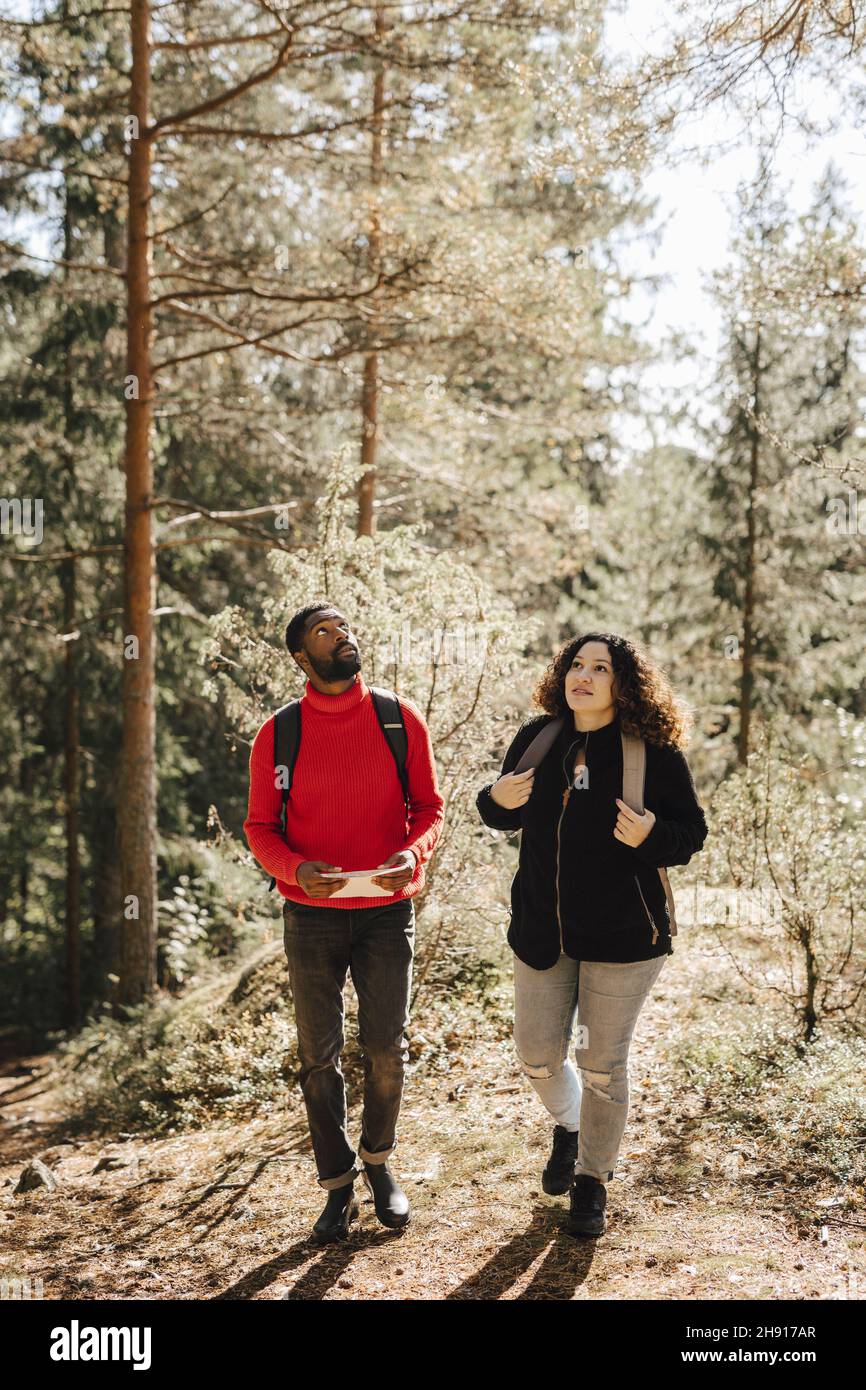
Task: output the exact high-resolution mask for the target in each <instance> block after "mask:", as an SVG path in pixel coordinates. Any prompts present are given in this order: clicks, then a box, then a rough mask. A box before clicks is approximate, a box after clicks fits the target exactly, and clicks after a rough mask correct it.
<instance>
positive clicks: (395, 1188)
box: [363, 1163, 412, 1230]
mask: <svg viewBox="0 0 866 1390" xmlns="http://www.w3.org/2000/svg"><path fill="white" fill-rule="evenodd" d="M363 1176H364V1181H365V1182H366V1184H367V1186H368V1187H369V1189H370V1191H371V1193H372V1194H373V1206H374V1208H375V1212H376V1216H377V1218H378V1219H379V1221H381V1223H382V1225H383V1226H388V1227H389V1228H390V1229H391V1230H397V1229H399V1227H401V1226H406V1225H408V1222H409V1218H410V1216H411V1214H412V1211H411V1208H410V1206H409V1198H408V1197H407V1196H406V1194H405V1192H404V1191H403V1189H402V1188H401V1187H400V1184H399V1183H398V1182H397V1179H396V1178H395V1177H394V1174H393V1173H392V1172H391V1171H390V1169H389V1168H388V1165H387V1163H365V1164H364V1173H363Z"/></svg>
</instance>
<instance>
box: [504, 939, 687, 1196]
mask: <svg viewBox="0 0 866 1390" xmlns="http://www.w3.org/2000/svg"><path fill="white" fill-rule="evenodd" d="M668 959H669V956H656V957H654V958H653V959H652V960H637V961H626V962H621V961H598V960H584V961H578V960H572V959H571V957H570V956H566V955H560V957H559V960H558V962H557V964H556V965H554V966H552V967H551V969H550V970H533V969H532V967H531V966H529V965H525V964H524V962H523V961H522V960H520V959H519V957H517V956H515V957H514V1045H515V1048H516V1050H517V1055H518V1057H519V1059H520V1064H521V1067H522V1069H523V1071H524V1072H525V1074H526V1075H527V1076H528V1077H529V1080H530V1081H531V1083H532V1085H533V1086H534V1088H535V1090H536V1091H537V1093H538V1095H539V1097H540V1099H541V1101H542V1103H543V1104H544V1105H545V1106H546V1108H547V1110H548V1111H549V1113H550V1114H551V1115H552V1116H553V1118H554V1120H555V1121H556V1123H557V1124H559V1125H562V1126H563V1128H565V1129H568V1130H571V1131H572V1132H574V1131H575V1130H577V1129H579V1130H580V1137H579V1139H578V1152H577V1163H576V1164H575V1169H574V1171H575V1173H591V1174H592V1176H593V1177H594V1178H598V1180H599V1182H608V1181H609V1179H610V1178H612V1177H613V1170H614V1166H615V1164H616V1160H617V1155H618V1154H619V1147H620V1144H621V1143H622V1136H623V1132H624V1130H625V1126H626V1121H627V1119H628V1102H629V1089H628V1083H629V1072H628V1051H629V1045H630V1043H631V1039H632V1034H633V1033H634V1027H635V1024H636V1023H637V1019H638V1014H639V1013H640V1011H641V1008H642V1007H643V1002H644V1000H645V999H646V997H647V995H648V994H649V991H650V990H651V989H652V986H653V985H654V984H655V982H656V980H657V979H658V977H659V975H660V974H661V970H662V966H663V965H664V963H665V961H666V960H668ZM575 1019H576V1020H577V1024H578V1027H577V1036H576V1040H575V1055H576V1057H577V1061H578V1065H577V1067H575V1065H574V1063H573V1062H572V1060H571V1058H570V1057H569V1048H570V1046H571V1041H572V1034H573V1031H574V1023H575Z"/></svg>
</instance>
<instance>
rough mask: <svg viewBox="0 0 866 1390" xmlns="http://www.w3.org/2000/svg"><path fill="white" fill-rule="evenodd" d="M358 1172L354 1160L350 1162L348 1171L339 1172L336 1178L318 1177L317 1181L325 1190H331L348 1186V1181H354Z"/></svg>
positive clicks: (358, 1169)
mask: <svg viewBox="0 0 866 1390" xmlns="http://www.w3.org/2000/svg"><path fill="white" fill-rule="evenodd" d="M360 1174H361V1170H360V1168H359V1167H358V1164H357V1162H356V1163H353V1164H352V1167H351V1168H350V1169H349V1171H348V1173H341V1175H340V1176H339V1177H338V1178H319V1179H318V1183H319V1186H320V1187H324V1188H325V1190H326V1191H327V1192H333V1191H334V1190H335V1189H336V1188H338V1187H348V1186H349V1183H350V1182H354V1181H355V1179H356V1178H357V1177H360Z"/></svg>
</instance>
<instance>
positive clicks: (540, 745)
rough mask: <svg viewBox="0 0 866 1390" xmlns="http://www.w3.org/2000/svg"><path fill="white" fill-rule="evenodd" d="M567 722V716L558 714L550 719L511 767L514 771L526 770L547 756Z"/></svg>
mask: <svg viewBox="0 0 866 1390" xmlns="http://www.w3.org/2000/svg"><path fill="white" fill-rule="evenodd" d="M564 723H565V716H564V715H561V714H560V715H558V716H556V717H554V718H553V719H551V720H550V722H549V723H548V724H543V725H542V727H541V728H540V729H539V731H538V733H537V734H536V735H535V738H533V739H532V740H531V741H530V742H529V744H528V745H527V746H526V748H524V750H523V752H522V753H521V755H520V757H519V759H518V761H517V764H516V765H515V766H514V767H513V768H512V769H511V771H512V772H513V773H517V772H525V771H526V769H527V768H528V767H537V766H538V764H539V763H540V762H541V761H542V759H543V758H546V757H547V754H548V753H549V752H550V750H551V748H552V747H553V745H554V744H555V742H556V740H557V739H558V738H559V731H560V729H561V728H562V726H563V724H564Z"/></svg>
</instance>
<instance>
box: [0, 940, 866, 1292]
mask: <svg viewBox="0 0 866 1390" xmlns="http://www.w3.org/2000/svg"><path fill="white" fill-rule="evenodd" d="M680 940H681V941H682V938H680ZM708 949H709V948H707V947H706V946H705V945H704V944H702V943H699V942H698V941H697V939H693V940H692V941H691V942H690V943H688V947H687V948H686V943H685V942H683V949H682V950H681V949H680V947H679V945H678V946H677V948H676V950H675V954H674V956H673V957H672V958H671V960H670V961H669V963H668V967H667V969H666V970H665V971H664V972H663V973H662V976H661V977H660V980H659V982H658V985H657V986H656V990H655V992H654V994H653V995H652V996H651V997H650V999H649V1001H648V1002H647V1004H646V1006H645V1008H644V1012H643V1014H642V1015H641V1018H640V1020H639V1022H638V1028H637V1032H636V1036H635V1041H634V1043H633V1045H632V1052H631V1072H632V1102H631V1113H630V1117H629V1122H628V1127H627V1130H626V1134H625V1139H624V1142H623V1146H622V1150H621V1155H620V1159H619V1162H618V1165H617V1174H616V1177H615V1178H614V1179H613V1180H612V1182H611V1183H610V1184H609V1187H608V1229H607V1232H606V1233H605V1235H604V1236H602V1237H601V1238H600V1239H598V1240H585V1239H580V1240H575V1239H574V1238H572V1237H570V1236H568V1235H567V1234H566V1232H565V1231H564V1229H563V1222H564V1216H565V1212H566V1209H567V1198H564V1197H559V1198H550V1197H546V1196H544V1195H543V1194H542V1192H541V1187H540V1181H539V1178H540V1173H541V1169H542V1167H543V1166H544V1163H545V1160H546V1156H547V1151H548V1146H549V1142H550V1126H549V1125H548V1123H547V1121H546V1119H545V1117H544V1115H543V1112H542V1111H541V1108H540V1104H539V1102H538V1101H537V1099H536V1097H535V1096H534V1095H533V1094H532V1092H531V1091H529V1089H528V1087H527V1086H526V1085H525V1084H524V1082H523V1079H522V1078H521V1077H520V1075H519V1073H518V1072H517V1070H516V1066H515V1062H514V1057H513V1051H512V1048H511V1045H510V1042H509V1041H507V1040H504V1039H501V1038H500V1039H498V1040H497V1039H495V1038H494V1039H485V1040H482V1041H478V1040H476V1041H474V1042H473V1041H471V1040H468V1041H464V1042H463V1043H462V1044H461V1043H458V1044H457V1045H456V1050H455V1051H454V1052H453V1053H452V1054H451V1056H450V1058H449V1065H448V1068H447V1070H443V1071H442V1072H440V1073H437V1072H435V1071H432V1072H431V1071H427V1072H426V1073H425V1074H424V1075H420V1074H418V1073H416V1074H414V1075H413V1076H412V1077H411V1078H410V1080H409V1083H408V1085H407V1090H406V1095H405V1100H404V1106H403V1110H402V1114H401V1123H400V1135H399V1147H398V1151H397V1154H396V1155H395V1162H394V1167H395V1171H396V1172H397V1174H398V1176H399V1177H400V1179H401V1181H402V1182H403V1184H404V1186H405V1188H406V1190H407V1193H408V1195H409V1197H410V1200H411V1201H412V1204H413V1208H414V1215H413V1221H412V1223H411V1225H410V1226H409V1228H408V1229H407V1230H406V1231H405V1232H403V1233H394V1232H390V1231H386V1230H385V1229H383V1228H382V1227H381V1226H379V1225H378V1223H377V1222H376V1219H375V1214H374V1212H373V1207H372V1203H371V1201H370V1200H369V1198H368V1197H367V1194H366V1188H365V1187H364V1185H363V1184H362V1183H360V1182H359V1183H358V1192H359V1195H360V1196H361V1198H362V1203H361V1218H360V1222H356V1223H355V1224H354V1225H353V1227H352V1235H351V1237H350V1239H349V1240H348V1241H347V1242H345V1243H342V1244H339V1245H336V1246H329V1247H325V1248H320V1247H318V1246H316V1245H314V1244H313V1243H312V1242H311V1240H310V1238H309V1230H310V1226H311V1225H312V1222H313V1221H314V1220H315V1218H316V1217H317V1215H318V1214H319V1211H320V1209H321V1206H322V1204H323V1200H324V1194H323V1192H322V1191H321V1189H320V1188H319V1187H318V1186H317V1185H316V1183H315V1179H314V1172H313V1167H312V1159H311V1156H310V1150H309V1144H308V1140H307V1137H306V1125H305V1121H304V1116H303V1109H302V1106H301V1105H300V1103H299V1104H298V1105H297V1106H296V1108H295V1110H294V1111H293V1113H291V1114H290V1115H288V1116H285V1115H284V1114H283V1113H280V1114H277V1113H271V1114H268V1115H266V1116H262V1117H259V1118H256V1119H253V1120H250V1121H249V1122H247V1123H244V1124H241V1123H235V1124H232V1125H230V1126H229V1125H223V1126H214V1127H211V1128H208V1129H204V1130H200V1131H196V1132H187V1133H182V1134H178V1135H175V1136H167V1137H160V1138H153V1139H148V1138H146V1137H142V1136H141V1135H138V1136H134V1137H132V1136H123V1135H117V1136H113V1137H101V1138H88V1137H80V1136H76V1137H75V1138H74V1139H72V1140H71V1141H67V1142H63V1127H62V1122H60V1123H58V1114H57V1109H56V1096H55V1094H54V1092H53V1083H52V1057H51V1054H45V1055H38V1056H31V1057H28V1058H18V1059H16V1060H15V1061H7V1062H6V1063H5V1064H4V1065H3V1066H2V1073H0V1114H2V1116H3V1117H4V1139H3V1144H2V1149H0V1232H2V1240H0V1251H2V1254H0V1274H2V1273H6V1274H7V1275H8V1274H10V1273H12V1274H17V1275H18V1276H19V1277H22V1276H27V1277H29V1278H30V1280H31V1285H32V1283H33V1281H34V1280H35V1279H36V1278H41V1279H42V1289H43V1296H44V1297H45V1298H46V1299H58V1298H72V1299H83V1300H89V1299H124V1298H148V1299H150V1298H152V1299H163V1298H188V1299H218V1298H227V1299H322V1298H342V1299H434V1300H439V1299H466V1298H480V1299H562V1300H569V1299H575V1298H580V1299H686V1300H687V1299H692V1298H694V1299H713V1300H726V1299H762V1300H774V1299H779V1298H794V1299H815V1298H817V1299H831V1298H834V1299H838V1298H851V1297H853V1298H857V1297H861V1298H862V1297H863V1296H864V1294H866V1239H864V1238H866V1213H864V1210H863V1192H862V1190H859V1189H845V1188H843V1187H841V1186H840V1185H839V1184H838V1183H837V1182H836V1181H835V1179H834V1178H833V1177H832V1175H831V1174H827V1176H826V1180H825V1181H821V1182H820V1183H818V1184H815V1182H814V1178H813V1179H812V1180H811V1182H812V1186H811V1187H808V1186H804V1183H803V1180H802V1177H801V1176H800V1175H799V1174H798V1173H797V1172H794V1171H792V1172H790V1173H786V1172H785V1171H782V1170H780V1169H778V1168H776V1169H772V1170H768V1169H766V1168H765V1167H762V1161H761V1160H762V1155H761V1154H760V1152H759V1151H757V1149H756V1147H755V1145H754V1142H752V1143H750V1142H748V1141H744V1142H743V1143H742V1144H737V1145H736V1146H734V1145H732V1143H731V1141H730V1130H729V1129H727V1128H726V1127H725V1126H724V1125H722V1124H717V1123H715V1122H714V1118H715V1120H718V1118H719V1112H718V1111H717V1110H715V1109H714V1106H715V1104H716V1102H715V1100H714V1097H713V1095H710V1094H705V1093H704V1092H701V1091H699V1090H697V1089H696V1088H695V1086H694V1085H690V1084H689V1081H688V1077H687V1076H684V1075H682V1074H679V1073H678V1072H677V1070H676V1069H675V1068H674V1067H673V1065H672V1064H671V1063H670V1062H669V1061H667V1060H666V1059H665V1056H664V1042H665V1040H666V1038H667V1037H668V1036H669V1034H670V1031H671V1026H672V1024H671V1018H672V1017H674V1016H675V1013H676V1017H677V1026H686V1023H687V1022H688V1018H690V1017H691V1018H694V1010H695V1009H696V1008H697V1007H699V1005H698V1001H699V999H702V1000H703V1001H704V1002H703V1003H702V1004H700V1007H701V1008H703V1009H707V1008H710V1007H712V1002H711V1001H712V1000H713V998H714V997H715V996H714V994H713V993H712V992H711V993H710V994H702V993H701V991H702V990H705V989H706V987H707V986H706V984H705V983H704V982H705V981H707V980H708V979H712V980H715V981H717V980H718V970H719V966H720V962H719V960H718V957H717V956H713V955H712V952H711V951H709V954H708ZM714 988H715V989H718V984H715V985H714ZM684 997H688V998H689V1004H690V1007H689V1009H688V1010H687V1013H686V1016H685V1022H684V1018H683V1015H682V1011H681V1010H680V1009H679V1005H680V1004H681V1001H682V1000H683V998H684ZM707 1001H710V1002H707ZM298 1101H299V1102H300V1097H298ZM352 1121H353V1124H352V1128H351V1131H350V1132H352V1133H356V1132H357V1128H358V1119H357V1109H356V1107H354V1106H353V1107H352ZM726 1135H727V1137H726ZM58 1141H60V1142H58ZM38 1156H42V1157H43V1158H44V1160H45V1162H46V1163H48V1165H49V1166H50V1167H51V1168H52V1169H53V1171H54V1172H55V1173H56V1176H57V1178H58V1185H57V1187H56V1188H55V1189H54V1190H53V1191H47V1190H46V1189H44V1188H42V1189H39V1190H37V1191H35V1192H33V1193H29V1194H26V1195H15V1194H14V1192H13V1188H14V1184H15V1182H16V1181H17V1178H18V1174H19V1172H20V1171H21V1168H22V1166H23V1164H24V1162H25V1161H26V1160H27V1159H28V1158H31V1157H38ZM103 1156H110V1157H111V1159H112V1160H113V1161H114V1162H117V1163H120V1164H122V1165H123V1166H117V1167H107V1168H104V1169H103V1170H102V1171H100V1172H98V1173H94V1171H93V1170H94V1168H95V1166H96V1164H97V1161H98V1160H99V1159H100V1158H101V1157H103ZM819 1187H820V1190H819ZM840 1194H841V1195H843V1196H847V1198H850V1200H851V1202H852V1203H855V1204H856V1205H857V1206H858V1207H859V1210H856V1211H854V1212H853V1213H852V1212H851V1211H850V1210H849V1211H848V1213H847V1215H845V1217H844V1218H843V1217H841V1216H839V1217H838V1218H836V1221H834V1220H832V1219H828V1218H829V1217H830V1216H831V1214H832V1212H833V1210H834V1207H833V1206H826V1207H823V1208H822V1207H820V1206H817V1205H816V1203H819V1202H821V1201H822V1200H824V1201H825V1202H826V1201H827V1200H828V1199H832V1200H838V1197H839V1195H840ZM835 1209H836V1210H838V1211H840V1212H841V1211H842V1210H843V1208H842V1207H837V1208H835ZM822 1212H824V1213H826V1214H825V1215H822V1214H821V1213H822ZM837 1221H838V1223H839V1224H836V1222H837ZM843 1221H844V1223H845V1224H842V1222H843ZM825 1222H826V1224H823V1223H825ZM858 1222H860V1223H861V1224H860V1225H858V1224H857V1223H858ZM822 1224H823V1231H822ZM822 1236H823V1239H822ZM858 1291H859V1292H858Z"/></svg>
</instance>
